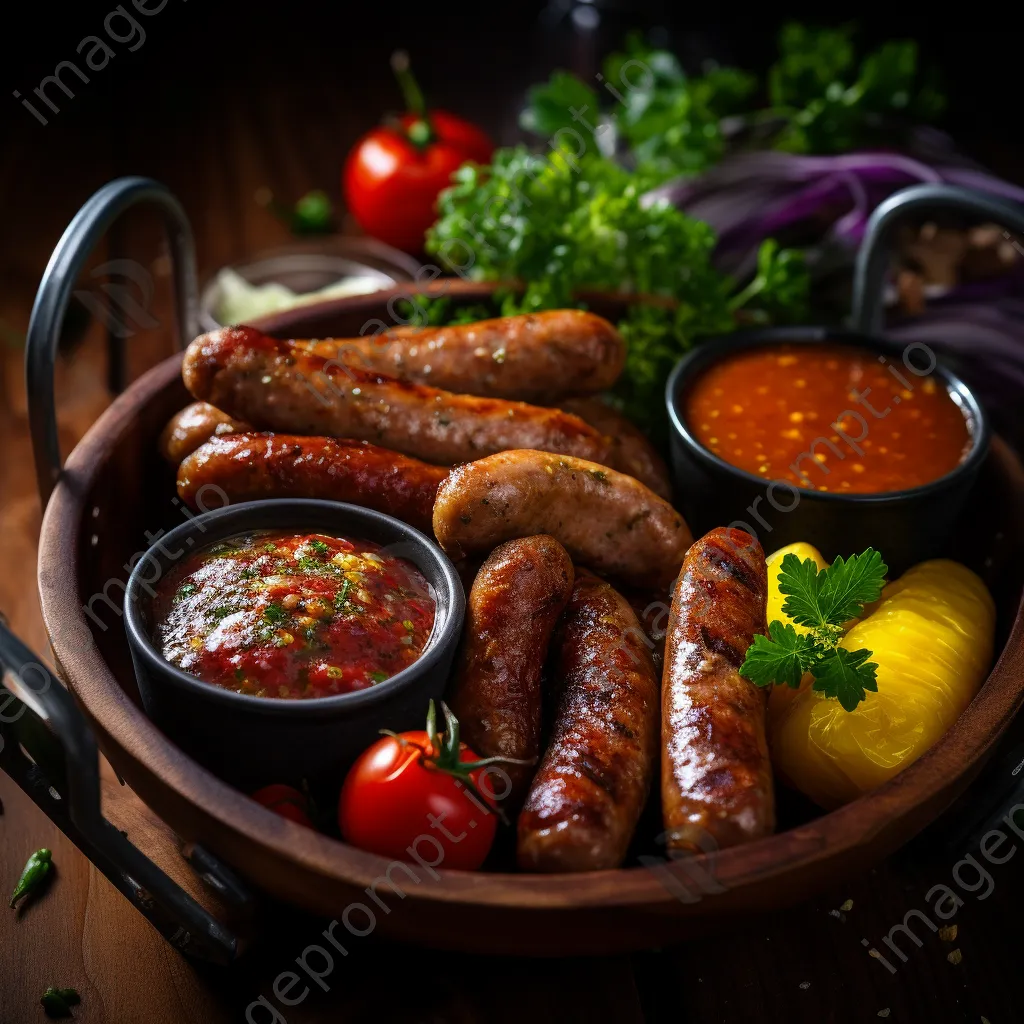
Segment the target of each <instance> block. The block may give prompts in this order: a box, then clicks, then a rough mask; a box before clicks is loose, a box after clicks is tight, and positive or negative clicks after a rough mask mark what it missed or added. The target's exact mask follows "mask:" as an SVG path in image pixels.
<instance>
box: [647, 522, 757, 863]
mask: <svg viewBox="0 0 1024 1024" xmlns="http://www.w3.org/2000/svg"><path fill="white" fill-rule="evenodd" d="M767 593H768V575H767V571H766V569H765V563H764V553H763V552H762V551H761V546H760V545H759V544H758V543H757V541H756V540H754V538H753V537H751V536H750V535H749V534H747V533H744V532H743V531H742V530H732V529H728V528H720V529H717V530H712V531H711V532H710V533H708V534H706V535H705V536H703V537H701V538H700V540H697V541H695V542H694V544H693V547H691V548H690V550H689V551H688V552H687V554H686V561H685V562H684V563H683V571H682V573H680V575H679V580H678V582H677V583H676V586H675V591H674V593H673V595H672V612H671V616H670V619H669V626H668V643H667V645H666V648H665V670H664V676H663V679H662V716H661V736H662V761H661V803H662V813H663V815H664V820H665V830H666V833H667V842H668V846H669V848H670V849H685V850H694V851H698V852H699V851H700V850H704V851H705V852H707V851H708V850H709V849H714V848H716V847H718V848H722V847H726V846H733V845H735V844H737V843H742V842H746V841H747V840H749V839H757V838H758V837H759V836H763V835H767V834H769V833H770V832H771V831H772V829H773V828H774V827H775V798H774V793H773V791H772V773H771V764H770V762H769V760H768V743H767V741H766V739H765V703H766V696H767V695H766V693H765V691H764V690H760V689H758V688H757V687H756V686H755V685H754V684H753V683H750V682H747V680H746V679H744V678H742V677H741V676H740V674H739V672H738V671H737V670H738V669H739V666H740V665H741V664H742V663H743V659H744V657H745V655H746V652H747V648H748V647H749V646H750V644H751V641H752V639H753V636H754V634H755V633H765V632H766V630H767V627H766V623H765V608H766V601H767ZM709 841H710V842H709Z"/></svg>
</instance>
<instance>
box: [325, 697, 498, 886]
mask: <svg viewBox="0 0 1024 1024" xmlns="http://www.w3.org/2000/svg"><path fill="white" fill-rule="evenodd" d="M441 708H442V711H443V712H444V715H445V721H446V727H447V728H446V732H445V733H444V734H440V733H438V732H437V730H436V728H435V724H436V723H435V711H434V702H433V701H431V702H430V707H429V710H428V712H427V728H426V730H425V731H423V730H417V731H413V732H403V733H400V734H395V733H388V734H386V735H385V736H384V737H383V738H381V739H379V740H378V741H377V742H376V743H374V744H373V746H371V747H369V748H368V749H367V750H365V751H364V752H363V753H362V754H361V755H360V756H359V759H358V760H357V761H356V763H355V764H354V765H353V766H352V767H351V769H349V773H348V775H347V776H346V777H345V783H344V785H343V786H342V789H341V797H340V799H339V802H338V825H339V826H340V828H341V834H342V837H343V838H344V839H345V841H346V842H348V843H351V844H352V845H353V846H358V847H359V848H360V849H362V850H369V851H370V852H371V853H379V854H381V855H382V856H385V857H391V858H393V859H395V860H404V861H410V860H415V856H414V854H418V855H419V856H421V857H422V858H423V859H424V860H425V861H426V862H427V863H428V864H434V866H435V867H445V868H456V869H459V870H463V871H473V870H475V869H476V868H479V867H480V865H481V864H483V862H484V860H485V859H486V857H487V854H488V852H489V851H490V849H491V844H492V843H493V842H494V834H495V832H496V831H497V827H498V817H499V816H500V814H501V812H500V810H499V808H498V801H499V800H500V799H502V798H503V797H504V796H507V795H508V790H509V789H510V788H511V783H510V782H507V778H508V777H507V776H505V778H504V779H503V778H502V774H501V773H500V771H498V770H495V769H491V768H489V766H490V765H494V764H496V763H497V762H498V761H499V760H500V759H499V758H483V759H480V758H477V756H476V755H475V754H474V753H473V751H472V750H470V749H469V748H468V747H467V746H466V745H465V743H460V742H459V723H458V721H457V720H456V718H455V716H454V715H453V714H452V713H451V711H450V710H449V709H448V708H447V706H446V705H444V704H442V705H441ZM427 837H432V839H433V840H435V841H436V842H433V841H431V839H429V838H427ZM435 862H436V863H435Z"/></svg>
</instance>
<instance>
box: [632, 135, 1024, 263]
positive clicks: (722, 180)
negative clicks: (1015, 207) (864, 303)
mask: <svg viewBox="0 0 1024 1024" xmlns="http://www.w3.org/2000/svg"><path fill="white" fill-rule="evenodd" d="M942 156H943V159H944V160H946V162H945V163H942V164H932V163H927V162H925V161H924V160H922V159H918V158H916V157H913V156H905V155H902V154H900V153H894V152H856V153H845V154H843V155H841V156H797V155H794V154H791V153H779V152H775V151H770V150H769V151H763V152H753V153H742V154H739V155H737V156H733V157H730V158H728V159H726V160H724V161H723V162H722V163H721V164H719V165H718V166H717V167H715V168H714V169H712V170H711V171H708V172H707V173H706V174H702V175H700V176H699V177H696V178H682V179H677V180H675V181H670V182H667V183H666V184H664V185H661V186H659V187H658V188H657V189H654V190H653V191H651V192H648V193H647V196H646V197H645V200H646V201H648V202H654V201H656V200H657V199H668V200H669V202H671V203H672V204H673V205H675V206H678V207H679V208H680V209H683V210H685V211H686V212H687V213H689V214H690V215H692V216H693V217H696V218H698V219H700V220H703V221H706V222H707V223H708V224H710V225H711V226H712V227H713V228H714V229H715V232H716V234H717V235H718V246H717V248H716V251H715V262H716V265H717V266H718V267H719V268H720V269H721V270H723V271H725V272H727V273H731V274H734V275H735V276H737V277H740V278H743V277H746V276H749V274H751V273H752V272H753V270H754V266H755V261H756V258H757V248H758V246H759V245H760V244H761V242H762V241H763V240H764V239H765V238H772V237H779V236H782V237H783V238H785V237H786V236H787V235H788V234H790V233H793V232H797V231H803V232H804V233H808V232H810V233H811V234H812V235H813V236H814V242H813V244H811V245H810V246H809V247H808V251H807V256H808V265H809V267H810V269H811V271H812V273H815V272H817V273H823V272H825V271H831V270H834V269H836V267H837V265H839V264H843V263H849V264H852V260H853V254H854V252H855V251H856V248H857V246H858V245H859V243H860V241H861V239H862V238H863V236H864V229H865V227H866V225H867V222H868V218H869V217H870V216H871V213H872V211H873V210H874V209H875V207H876V206H878V204H879V203H881V202H882V201H883V200H884V199H886V198H887V197H888V196H890V195H892V194H893V193H894V192H897V191H899V190H900V189H901V188H906V187H907V186H908V185H916V184H921V183H927V182H946V183H948V184H952V185H964V186H967V187H968V188H974V189H978V190H980V191H982V192H989V193H991V194H993V195H998V196H1002V197H1004V198H1007V199H1012V200H1015V201H1017V202H1020V203H1024V189H1022V188H1019V187H1017V186H1016V185H1012V184H1010V183H1009V182H1006V181H1003V180H1001V179H1000V178H997V177H994V176H993V175H991V174H987V173H986V172H985V171H983V170H981V169H980V168H976V167H974V166H972V165H969V164H967V163H966V162H965V161H963V160H962V159H958V158H956V157H955V156H953V155H952V154H946V153H943V154H942Z"/></svg>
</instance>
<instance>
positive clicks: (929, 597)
mask: <svg viewBox="0 0 1024 1024" xmlns="http://www.w3.org/2000/svg"><path fill="white" fill-rule="evenodd" d="M769 583H770V587H771V588H772V589H775V588H777V582H776V581H775V580H774V579H773V578H772V576H771V574H769ZM770 600H771V599H769V601H770ZM769 621H771V615H770V613H769ZM994 634H995V605H994V604H993V601H992V597H991V595H990V594H989V592H988V589H987V588H986V587H985V584H984V583H983V582H982V581H981V579H979V577H978V576H976V575H975V574H974V573H973V572H971V570H970V569H968V568H967V567H966V566H964V565H961V564H960V563H958V562H953V561H950V560H948V559H935V560H933V561H929V562H922V563H921V564H920V565H916V566H914V567H913V568H912V569H910V570H908V571H907V572H906V573H904V575H903V576H901V577H900V578H899V579H898V580H896V581H894V582H892V583H890V584H888V585H887V586H886V587H885V589H884V590H883V591H882V597H881V600H880V601H879V602H878V604H877V605H876V606H875V608H874V609H873V610H871V611H870V614H868V615H867V616H866V617H865V618H863V619H861V620H860V621H859V622H857V623H855V624H854V625H853V627H852V628H851V629H850V630H849V632H848V633H847V634H846V636H845V637H844V638H843V640H842V646H843V647H846V648H847V649H849V650H860V649H862V648H866V649H867V650H869V651H871V652H872V656H871V659H870V660H871V661H873V662H875V663H876V664H877V666H878V668H877V671H876V678H877V682H878V692H877V693H871V692H869V693H868V694H867V696H866V698H865V699H864V700H863V701H862V702H861V703H860V704H859V705H857V707H856V708H855V709H854V710H853V711H844V710H843V708H842V706H841V705H840V704H839V702H838V701H836V700H831V699H828V698H825V697H823V696H821V695H820V694H818V693H815V692H814V691H813V690H812V689H811V688H810V686H809V685H808V684H809V680H808V679H807V678H806V677H805V679H804V684H803V685H802V686H801V688H800V690H799V691H794V690H791V689H790V688H789V687H778V686H777V687H774V688H773V693H772V696H771V700H770V702H769V735H770V743H771V748H772V759H773V762H774V765H775V768H776V771H777V772H778V773H779V775H780V776H781V777H782V778H784V779H786V780H787V781H788V782H789V783H790V784H791V785H793V786H795V788H797V789H799V790H800V791H802V792H803V793H805V794H806V795H807V796H809V797H810V798H811V799H812V800H814V801H815V802H816V803H818V804H820V805H821V806H822V807H825V808H828V809H831V808H833V807H837V806H840V805H841V804H844V803H848V802H849V801H850V800H853V799H855V798H856V797H858V796H860V795H861V794H863V793H866V792H868V791H869V790H872V789H874V788H876V787H877V786H879V785H881V784H882V783H883V782H886V781H887V780H888V779H890V778H892V777H893V776H894V775H895V774H896V773H897V772H899V771H901V770H902V769H903V768H906V767H907V765H909V764H911V763H913V762H914V761H915V760H917V758H919V757H920V756H921V755H922V754H923V753H924V752H925V751H926V750H927V749H928V748H929V747H930V746H931V745H932V744H933V743H935V742H936V740H938V739H939V737H941V736H942V735H943V734H944V733H945V732H946V730H947V729H949V727H950V726H951V725H952V724H953V722H954V721H956V719H957V718H958V717H959V715H960V714H961V713H962V712H963V710H964V709H965V708H966V707H967V705H968V704H969V703H970V702H971V699H972V698H973V697H974V694H975V693H976V692H977V690H978V687H979V686H980V685H981V682H982V680H983V679H984V676H985V673H986V671H987V669H988V666H989V664H990V662H991V659H992V645H993V640H994ZM786 690H789V693H788V694H786V693H785V692H784V691H786Z"/></svg>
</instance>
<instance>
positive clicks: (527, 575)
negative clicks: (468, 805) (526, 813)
mask: <svg viewBox="0 0 1024 1024" xmlns="http://www.w3.org/2000/svg"><path fill="white" fill-rule="evenodd" d="M573 578H574V573H573V567H572V561H571V560H570V558H569V555H568V553H567V552H566V550H565V548H563V547H562V545H561V544H559V543H558V541H557V540H555V538H554V537H548V536H543V535H542V536H539V537H521V538H517V539H516V540H510V541H506V542H505V543H504V544H499V545H498V546H497V547H496V548H495V549H494V550H493V551H492V552H491V554H490V555H489V556H488V557H487V559H486V561H485V562H484V563H483V565H482V566H481V567H480V571H479V572H478V573H477V575H476V579H475V580H474V582H473V586H472V587H471V588H470V591H469V598H468V600H467V602H466V623H465V627H464V629H463V635H462V647H461V649H460V651H459V659H458V667H457V669H456V673H455V678H454V681H453V686H452V699H451V705H452V710H453V711H454V712H455V715H456V717H457V718H458V719H459V721H460V723H461V726H462V738H463V739H464V740H465V741H466V743H468V744H469V746H470V748H471V749H472V750H473V751H474V752H475V753H477V754H479V755H480V756H481V757H505V758H513V759H516V760H526V761H531V762H533V763H532V764H531V765H515V764H508V765H503V766H502V769H503V770H504V771H505V772H507V773H508V775H509V778H510V779H511V782H512V790H511V795H510V797H507V798H506V802H511V804H512V806H516V807H517V806H519V805H520V804H521V803H522V797H523V796H524V794H525V791H526V787H527V786H528V785H529V782H530V779H531V778H532V777H533V773H534V771H535V770H536V768H535V766H536V759H537V757H538V755H539V754H540V728H541V673H542V671H543V668H544V661H545V659H546V657H547V653H548V645H549V643H550V641H551V634H552V632H553V631H554V628H555V623H556V622H557V620H558V616H559V615H561V613H562V610H563V609H564V608H565V604H566V602H567V601H568V600H569V595H570V593H571V592H572V585H573Z"/></svg>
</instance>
